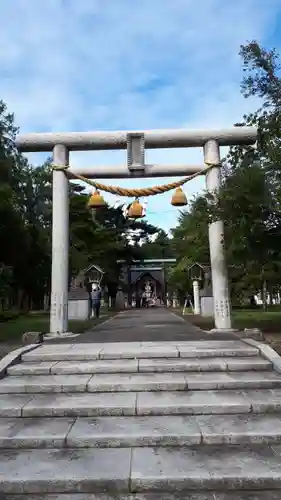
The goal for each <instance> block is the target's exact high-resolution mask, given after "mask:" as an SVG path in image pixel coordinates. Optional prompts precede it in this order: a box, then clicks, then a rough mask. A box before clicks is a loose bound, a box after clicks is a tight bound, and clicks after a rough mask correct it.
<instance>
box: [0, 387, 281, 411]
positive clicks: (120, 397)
mask: <svg viewBox="0 0 281 500" xmlns="http://www.w3.org/2000/svg"><path fill="white" fill-rule="evenodd" d="M265 412H269V413H281V390H280V389H259V390H258V391H257V390H237V391H235V390H224V391H217V390H214V391H212V390H207V391H192V390H190V391H175V392H173V391H171V392H153V391H152V392H139V393H136V392H116V393H109V392H107V393H51V394H2V395H1V397H0V417H17V416H23V417H53V416H54V417H69V416H70V417H72V416H73V417H88V416H89V417H91V416H101V415H104V416H106V415H108V416H110V415H115V416H120V415H202V414H203V415H212V414H215V415H217V414H229V415H230V414H242V413H244V414H245V413H265Z"/></svg>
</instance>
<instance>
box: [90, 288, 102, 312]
mask: <svg viewBox="0 0 281 500" xmlns="http://www.w3.org/2000/svg"><path fill="white" fill-rule="evenodd" d="M91 299H92V311H93V316H94V317H95V318H99V316H100V303H101V289H100V287H99V286H98V285H93V288H92V293H91Z"/></svg>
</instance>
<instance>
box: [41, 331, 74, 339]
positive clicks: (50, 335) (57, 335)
mask: <svg viewBox="0 0 281 500" xmlns="http://www.w3.org/2000/svg"><path fill="white" fill-rule="evenodd" d="M78 335H80V333H72V332H63V333H52V332H49V333H46V335H44V340H50V339H65V338H68V337H70V338H71V337H77V336H78Z"/></svg>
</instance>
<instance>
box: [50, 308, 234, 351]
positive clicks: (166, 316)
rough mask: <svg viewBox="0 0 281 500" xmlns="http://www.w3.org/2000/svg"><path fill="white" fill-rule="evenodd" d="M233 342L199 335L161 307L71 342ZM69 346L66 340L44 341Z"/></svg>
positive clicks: (125, 315)
mask: <svg viewBox="0 0 281 500" xmlns="http://www.w3.org/2000/svg"><path fill="white" fill-rule="evenodd" d="M205 339H206V340H228V339H229V340H233V339H236V337H235V336H234V335H230V334H225V333H223V334H212V335H211V336H210V335H209V334H207V333H205V332H203V331H202V330H201V329H200V328H198V327H197V326H194V325H192V324H191V323H189V322H187V321H185V320H184V319H183V318H181V317H180V316H178V315H176V314H174V313H173V312H171V311H170V310H167V309H165V308H155V309H130V310H127V311H122V312H120V313H119V314H117V315H116V316H114V317H113V318H110V319H109V320H107V321H105V322H104V323H101V324H99V325H97V326H95V327H94V328H93V329H92V330H90V331H88V332H85V333H82V334H81V335H79V336H77V337H73V338H72V339H71V343H77V342H79V343H80V342H152V341H155V342H157V341H161V342H165V341H174V340H175V341H188V340H190V341H196V340H205ZM48 342H64V343H69V338H65V339H59V340H58V339H57V340H54V341H53V340H48Z"/></svg>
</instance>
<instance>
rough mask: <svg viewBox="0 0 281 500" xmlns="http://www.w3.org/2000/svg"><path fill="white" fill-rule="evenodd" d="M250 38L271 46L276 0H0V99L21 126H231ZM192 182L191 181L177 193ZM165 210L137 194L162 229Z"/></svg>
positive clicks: (173, 155)
mask: <svg viewBox="0 0 281 500" xmlns="http://www.w3.org/2000/svg"><path fill="white" fill-rule="evenodd" d="M278 28H279V33H280V34H278ZM252 39H257V40H258V41H260V42H261V43H262V44H263V45H265V46H266V47H268V48H271V47H273V46H274V47H276V48H277V49H278V50H280V49H281V2H280V0H235V2H233V1H230V0H229V1H226V0H135V1H132V0H79V1H78V0H46V1H45V2H39V1H38V0H13V1H11V0H1V18H0V45H1V48H2V50H1V52H0V68H1V78H0V97H1V98H2V99H4V101H5V102H6V103H7V104H8V106H9V109H10V110H11V111H13V112H14V113H15V118H16V123H17V124H18V125H19V126H20V128H21V131H22V132H29V131H30V132H37V131H38V132H39V131H75V130H77V131H79V130H85V131H86V130H106V129H108V130H121V129H123V130H124V129H131V130H133V129H149V128H182V127H186V128H207V127H209V128H220V127H225V126H232V125H233V123H235V122H236V121H238V120H240V119H241V117H242V115H243V114H244V113H246V112H248V111H250V110H252V109H253V108H255V104H256V103H255V102H254V101H251V100H245V99H243V97H242V96H241V95H240V90H239V82H240V80H241V76H242V72H241V62H240V59H239V56H238V51H239V47H240V44H243V43H246V42H247V41H250V40H252ZM29 158H30V160H31V161H32V162H33V163H34V164H38V163H39V162H40V161H41V159H42V156H40V157H38V155H36V154H32V155H29ZM202 158H203V157H202V151H201V150H199V149H197V150H196V149H195V150H193V149H186V150H176V149H174V150H154V151H148V152H147V154H146V159H147V162H149V163H152V162H154V163H155V162H157V163H166V164H167V163H190V164H192V163H193V164H194V163H196V164H197V163H198V164H200V163H202ZM123 161H126V158H125V153H124V152H119V151H117V152H116V151H115V152H106V151H105V152H100V153H98V152H92V153H73V154H72V155H71V163H72V164H73V165H77V166H78V165H81V166H82V165H94V164H115V163H116V164H118V163H122V162H123ZM105 182H109V181H108V180H107V181H105ZM157 182H158V180H157V179H147V180H142V181H140V180H127V179H126V180H123V179H118V180H116V181H112V183H115V184H120V185H121V184H122V185H126V186H128V185H130V186H142V185H152V184H155V183H157ZM160 182H161V183H162V182H165V181H163V179H161V180H160ZM203 188H204V179H203V178H200V179H198V180H195V181H192V182H191V183H189V184H187V185H186V188H185V190H186V193H187V195H188V197H189V198H191V197H192V196H193V195H194V194H196V193H198V192H200V191H201V190H202V189H203ZM110 201H114V200H113V199H110ZM177 215H178V212H177V210H176V209H174V208H172V207H171V205H170V194H165V195H161V196H157V197H153V198H150V199H149V203H148V216H147V218H148V220H149V221H150V222H151V223H153V224H156V225H159V226H161V227H163V228H164V229H165V230H168V229H169V228H170V227H173V226H175V225H176V223H177Z"/></svg>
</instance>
